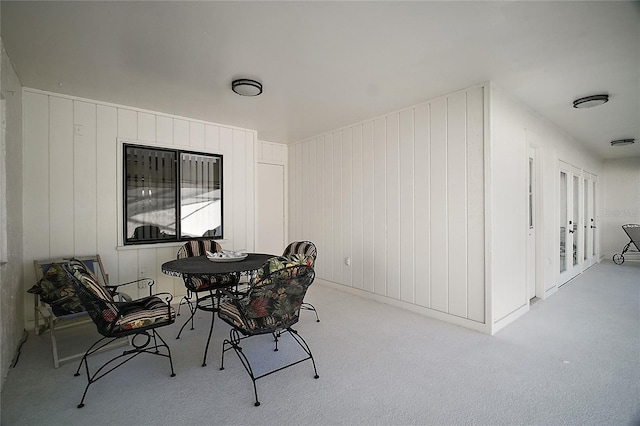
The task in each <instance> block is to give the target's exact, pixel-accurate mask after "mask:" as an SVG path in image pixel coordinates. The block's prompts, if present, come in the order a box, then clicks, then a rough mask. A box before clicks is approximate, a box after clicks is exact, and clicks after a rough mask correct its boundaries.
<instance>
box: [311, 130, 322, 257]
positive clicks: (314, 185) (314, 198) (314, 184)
mask: <svg viewBox="0 0 640 426" xmlns="http://www.w3.org/2000/svg"><path fill="white" fill-rule="evenodd" d="M317 155H318V154H317V139H315V138H314V139H311V141H309V159H308V161H309V165H308V167H307V172H308V173H309V207H308V216H309V240H310V241H314V242H316V241H318V235H319V226H318V208H319V204H318V180H317V179H318V162H317V158H318V156H317ZM316 248H317V246H316ZM318 255H320V254H319V253H318ZM322 255H324V253H323V254H322Z"/></svg>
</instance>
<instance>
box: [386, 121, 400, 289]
mask: <svg viewBox="0 0 640 426" xmlns="http://www.w3.org/2000/svg"><path fill="white" fill-rule="evenodd" d="M399 130H400V115H399V114H397V113H396V114H391V115H388V116H387V144H386V151H387V154H386V160H387V164H386V194H387V199H386V203H385V204H386V216H387V257H386V259H387V278H386V281H387V296H389V297H393V298H394V299H400V145H399V144H400V141H399Z"/></svg>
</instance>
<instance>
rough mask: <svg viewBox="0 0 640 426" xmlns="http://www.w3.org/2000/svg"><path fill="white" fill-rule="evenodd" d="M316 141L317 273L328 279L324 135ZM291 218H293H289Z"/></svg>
mask: <svg viewBox="0 0 640 426" xmlns="http://www.w3.org/2000/svg"><path fill="white" fill-rule="evenodd" d="M315 141H316V155H317V159H318V160H317V165H318V166H317V169H316V172H317V173H316V182H317V190H316V199H317V206H318V208H317V210H318V212H317V214H316V223H317V229H318V238H317V240H316V241H314V242H315V243H316V245H317V249H318V259H317V263H316V266H317V267H318V268H317V271H316V273H317V274H318V276H319V277H320V278H323V279H327V265H329V263H330V262H331V260H330V256H329V252H328V251H327V244H326V241H327V232H326V229H327V224H328V222H327V202H326V194H325V188H326V187H327V185H326V182H327V176H328V175H329V173H327V170H328V164H327V161H326V159H325V156H324V146H325V142H324V137H323V136H320V137H318V138H316V139H315ZM289 220H291V219H289Z"/></svg>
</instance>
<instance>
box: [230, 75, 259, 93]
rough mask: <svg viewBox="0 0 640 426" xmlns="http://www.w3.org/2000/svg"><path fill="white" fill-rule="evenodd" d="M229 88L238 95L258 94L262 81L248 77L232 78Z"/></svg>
mask: <svg viewBox="0 0 640 426" xmlns="http://www.w3.org/2000/svg"><path fill="white" fill-rule="evenodd" d="M231 90H233V91H234V92H236V93H237V94H238V95H240V96H258V95H259V94H260V93H262V83H260V82H258V81H255V80H250V79H248V78H241V79H238V80H233V82H232V83H231Z"/></svg>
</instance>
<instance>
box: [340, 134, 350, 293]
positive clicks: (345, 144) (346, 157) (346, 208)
mask: <svg viewBox="0 0 640 426" xmlns="http://www.w3.org/2000/svg"><path fill="white" fill-rule="evenodd" d="M352 155H353V130H352V129H351V128H346V129H344V130H343V131H342V186H341V188H340V189H341V190H342V200H341V211H342V230H341V231H340V233H341V234H342V263H341V265H342V283H343V284H344V285H348V286H351V285H352V263H351V260H352V259H351V252H352V251H351V240H352V232H353V226H352V224H351V207H352V206H351V199H352V198H353V189H352V188H353V181H352V172H353V165H352ZM347 259H348V261H347ZM347 263H349V265H347Z"/></svg>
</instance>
